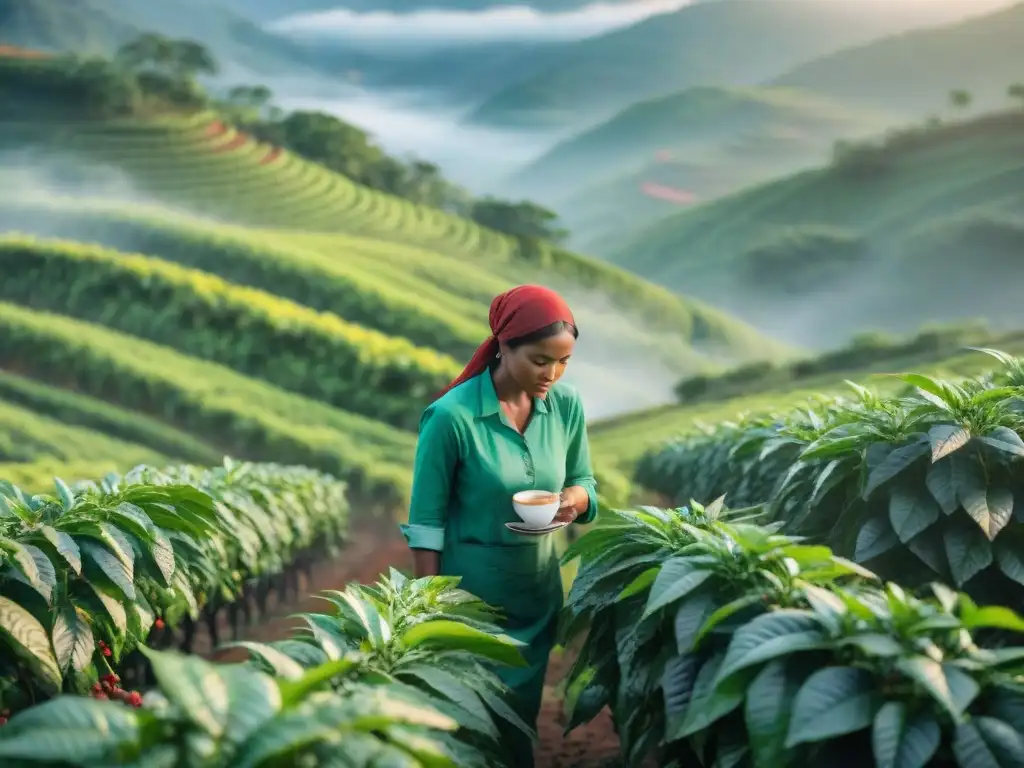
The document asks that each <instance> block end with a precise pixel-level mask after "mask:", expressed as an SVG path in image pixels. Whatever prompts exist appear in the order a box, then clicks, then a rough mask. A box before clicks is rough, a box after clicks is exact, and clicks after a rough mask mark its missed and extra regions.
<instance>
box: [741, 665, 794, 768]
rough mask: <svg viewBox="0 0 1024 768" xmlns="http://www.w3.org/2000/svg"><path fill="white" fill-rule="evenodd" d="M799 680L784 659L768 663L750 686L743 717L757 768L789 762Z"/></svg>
mask: <svg viewBox="0 0 1024 768" xmlns="http://www.w3.org/2000/svg"><path fill="white" fill-rule="evenodd" d="M800 682H801V681H800V680H799V678H797V677H796V676H795V675H792V674H790V673H789V672H788V671H787V667H786V663H785V661H783V660H781V659H776V660H774V661H770V662H768V664H766V665H765V666H764V668H763V669H762V670H761V671H760V672H759V673H758V675H757V677H755V678H754V680H753V681H752V682H751V683H750V685H749V686H748V687H747V698H746V702H745V704H744V720H745V722H746V726H747V734H748V738H749V740H750V746H751V756H752V762H753V766H754V768H774V766H783V765H785V764H786V734H787V732H788V731H789V720H790V716H791V713H792V710H793V702H794V699H795V697H796V694H797V691H798V690H799V688H800Z"/></svg>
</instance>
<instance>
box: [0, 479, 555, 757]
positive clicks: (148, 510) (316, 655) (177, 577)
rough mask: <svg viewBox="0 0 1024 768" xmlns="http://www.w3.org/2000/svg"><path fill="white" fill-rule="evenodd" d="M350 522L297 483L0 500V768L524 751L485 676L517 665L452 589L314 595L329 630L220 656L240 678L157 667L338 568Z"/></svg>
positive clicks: (336, 500) (332, 494)
mask: <svg viewBox="0 0 1024 768" xmlns="http://www.w3.org/2000/svg"><path fill="white" fill-rule="evenodd" d="M347 522H348V507H347V502H346V497H345V488H344V485H343V484H342V483H340V482H338V481H337V480H335V479H334V478H332V477H330V476H326V475H323V474H320V473H317V472H314V471H312V470H308V469H304V468H300V467H282V466H277V465H253V464H235V463H233V462H230V461H226V462H225V464H224V466H222V467H216V468H212V469H196V468H192V467H187V466H180V467H171V468H169V469H164V470H160V471H157V470H154V469H149V468H145V467H139V468H137V469H135V470H133V471H132V472H130V473H129V474H127V475H125V476H124V477H118V476H115V475H111V476H108V477H106V478H104V479H103V480H102V481H101V482H99V483H95V482H85V483H78V484H76V485H75V486H74V487H69V486H68V485H67V484H65V483H64V482H62V481H60V480H57V481H55V488H54V490H53V492H52V493H49V494H37V495H31V496H30V495H28V494H26V493H24V492H22V491H21V490H20V489H18V488H17V487H15V486H13V485H11V484H10V483H3V484H0V564H2V568H0V650H2V652H0V712H2V714H0V726H2V727H0V763H2V764H3V765H4V766H10V767H11V768H18V766H40V765H46V766H53V767H54V768H56V767H57V766H61V767H65V766H83V768H85V767H88V768H95V767H98V766H109V765H134V766H140V768H141V767H142V766H147V767H148V766H167V767H168V768H170V767H172V766H181V765H205V766H211V767H214V768H215V767H218V766H225V767H226V766H231V767H232V768H241V767H242V766H245V767H247V768H258V767H260V766H267V767H268V768H269V767H270V766H285V765H288V766H295V765H305V764H310V765H345V766H380V765H401V766H408V767H409V768H416V767H417V766H424V767H428V766H429V767H430V768H440V767H441V766H452V767H453V768H454V766H471V767H474V768H475V767H479V768H485V766H501V765H506V764H507V763H506V760H505V757H504V756H503V754H502V750H501V747H500V741H501V739H502V738H503V736H502V733H503V731H502V729H503V728H519V729H522V730H523V731H524V732H525V733H527V734H528V735H529V736H531V737H534V738H535V734H534V733H533V731H532V729H531V728H530V727H529V726H527V725H526V724H525V723H523V722H522V721H521V720H520V719H519V718H518V716H517V715H516V713H515V710H514V709H513V708H512V706H511V705H510V703H509V701H508V691H507V689H506V688H505V687H504V685H503V684H502V683H501V682H500V680H499V679H498V677H497V676H496V674H495V672H494V665H512V666H521V665H523V664H525V662H524V660H523V657H522V654H521V652H520V650H519V645H518V644H517V643H516V642H515V641H513V640H511V639H509V638H507V637H506V636H504V635H502V634H501V632H500V630H499V628H498V626H497V625H496V623H495V621H496V618H497V615H496V613H495V612H494V611H493V610H492V609H490V608H489V607H488V606H486V605H484V604H483V603H481V602H480V601H479V600H477V599H476V598H474V597H473V596H472V595H469V594H468V593H466V592H464V591H462V590H459V589H458V587H457V581H458V580H457V579H451V578H427V579H419V580H409V579H406V578H405V577H404V576H402V575H401V574H399V573H397V572H395V571H392V572H391V574H390V576H389V577H387V578H383V579H381V580H380V581H379V582H378V583H377V584H375V585H358V584H352V585H349V586H348V587H346V588H345V589H344V590H343V591H328V592H325V593H324V594H323V595H322V597H323V598H324V600H325V602H326V603H327V604H329V605H331V612H330V613H307V614H301V615H300V616H299V617H297V618H301V620H302V622H303V625H304V626H303V628H302V629H301V630H296V631H295V632H294V634H293V635H292V636H291V637H289V638H286V639H284V640H280V641H276V642H271V643H265V644H264V643H256V642H244V641H240V642H232V643H227V644H225V645H224V646H222V647H241V648H243V649H245V651H246V652H247V654H248V657H249V661H247V662H244V663H236V664H222V665H215V664H212V663H210V662H207V661H205V660H203V659H201V658H200V657H197V656H192V655H187V654H183V653H181V652H179V651H171V650H166V649H167V648H168V646H169V645H170V643H169V642H168V639H169V638H171V637H173V636H175V635H176V634H178V635H180V634H182V630H184V634H185V635H187V633H188V628H189V626H190V624H192V623H194V622H196V621H198V620H200V619H201V618H204V617H205V618H207V619H213V618H214V614H215V613H216V612H217V611H218V610H224V609H225V608H226V609H228V610H229V611H230V612H231V613H232V616H233V617H234V615H235V614H237V613H241V612H243V611H247V610H248V605H247V604H246V601H247V599H249V598H252V599H254V600H255V601H256V602H259V601H260V600H261V599H265V597H266V594H265V592H266V590H267V589H268V588H271V587H273V586H274V584H273V582H274V580H275V579H277V578H279V577H281V576H286V575H287V574H288V572H289V570H290V569H293V568H294V567H295V566H296V565H299V566H301V565H302V564H303V563H308V562H311V561H312V560H316V559H322V558H325V557H329V556H336V555H337V548H338V545H339V544H340V543H341V541H342V538H343V536H344V533H345V531H346V527H347ZM342 556H343V555H342ZM261 593H262V594H261ZM239 606H241V608H239ZM235 609H239V610H235ZM235 628H237V627H235ZM214 640H215V643H216V637H214ZM182 650H185V651H188V650H190V649H189V648H188V647H187V643H186V644H183V645H182ZM139 667H142V668H144V671H145V673H146V674H145V676H141V675H139V674H138V668H139ZM132 684H136V685H139V687H141V688H143V689H144V691H139V690H128V688H130V687H131V685H132ZM122 686H124V687H122Z"/></svg>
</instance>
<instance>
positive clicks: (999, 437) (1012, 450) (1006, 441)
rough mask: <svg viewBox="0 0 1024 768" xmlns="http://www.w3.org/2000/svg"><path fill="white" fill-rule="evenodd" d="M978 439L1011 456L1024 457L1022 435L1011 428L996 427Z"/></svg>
mask: <svg viewBox="0 0 1024 768" xmlns="http://www.w3.org/2000/svg"><path fill="white" fill-rule="evenodd" d="M978 439H979V440H980V441H981V442H983V443H985V444H986V445H990V446H992V447H993V448H995V449H996V450H999V451H1002V452H1003V453H1008V454H1010V455H1011V456H1024V440H1021V438H1020V435H1018V434H1017V433H1016V432H1014V431H1013V430H1012V429H1010V428H1009V427H996V428H995V429H993V430H991V431H990V432H989V433H988V434H986V435H985V436H984V437H980V438H978Z"/></svg>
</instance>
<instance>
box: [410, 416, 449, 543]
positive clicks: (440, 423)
mask: <svg viewBox="0 0 1024 768" xmlns="http://www.w3.org/2000/svg"><path fill="white" fill-rule="evenodd" d="M458 459H459V434H458V424H457V421H456V419H455V418H454V416H453V415H452V413H451V412H450V411H448V410H447V409H445V408H438V407H437V404H436V403H435V404H434V405H431V406H429V407H428V408H427V409H426V410H425V411H424V412H423V416H422V417H421V418H420V432H419V440H418V441H417V443H416V459H415V461H414V463H413V475H412V501H411V504H410V506H409V523H408V524H407V525H402V526H400V527H401V529H402V534H403V535H404V536H405V540H406V541H407V542H409V547H410V548H411V549H432V550H435V551H437V552H440V551H441V550H442V549H444V529H445V523H446V521H447V516H448V504H449V502H450V500H451V493H452V478H453V477H454V475H455V468H456V465H457V463H458Z"/></svg>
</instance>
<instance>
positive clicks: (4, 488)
mask: <svg viewBox="0 0 1024 768" xmlns="http://www.w3.org/2000/svg"><path fill="white" fill-rule="evenodd" d="M347 509H348V507H347V502H346V498H345V487H344V485H343V484H342V483H340V482H338V481H337V480H335V479H334V478H331V477H329V476H325V475H322V474H320V473H318V472H315V471H313V470H309V469H305V468H301V467H281V466H277V465H251V464H234V463H232V462H226V463H225V465H224V466H223V467H220V468H214V469H206V470H202V469H196V468H193V467H189V466H181V467H172V468H170V469H167V470H163V471H158V470H153V469H148V468H146V467H143V466H140V467H138V468H136V469H134V470H132V471H131V472H130V473H128V474H127V475H125V476H124V477H118V476H117V475H114V474H111V475H109V476H107V477H106V478H104V479H103V481H102V482H100V483H96V482H91V481H90V482H82V483H80V484H76V485H75V487H74V488H72V487H69V486H68V485H67V484H66V483H64V482H63V481H61V480H59V479H58V480H56V481H55V490H54V492H53V493H50V494H36V495H28V494H26V493H24V492H23V491H22V490H21V489H19V488H18V487H16V486H13V485H11V484H10V483H6V482H4V483H0V642H2V643H3V645H4V646H6V648H7V651H8V652H7V653H5V654H3V655H2V656H0V705H2V706H0V708H4V709H18V708H21V707H22V706H24V705H25V704H26V703H28V702H29V701H32V700H35V699H36V698H38V697H39V696H47V695H51V694H53V693H56V692H57V691H59V690H62V689H63V690H65V691H77V692H79V693H83V692H85V691H86V690H87V689H88V688H89V687H90V686H91V685H92V684H94V683H95V682H96V679H97V675H98V674H100V673H102V672H103V671H104V670H106V671H109V669H110V666H109V665H116V664H118V663H119V661H120V659H121V658H122V657H123V656H124V655H125V654H127V653H129V652H131V651H132V650H133V649H134V648H135V647H136V646H137V645H138V644H139V643H142V642H144V641H145V640H146V638H147V637H148V635H149V633H150V630H151V628H152V627H153V624H154V622H155V621H156V620H157V619H160V621H161V622H166V623H167V624H168V625H174V624H176V623H178V622H179V621H180V620H181V619H182V618H184V617H185V616H189V617H191V618H192V619H193V620H194V619H196V618H198V616H199V611H200V609H201V607H202V606H203V605H204V604H205V603H207V602H209V601H211V600H231V599H233V598H235V597H237V596H238V595H239V594H240V592H241V588H242V585H243V583H244V582H245V581H246V580H248V579H251V578H252V577H254V576H260V575H263V574H272V573H277V572H279V571H280V570H281V569H282V567H283V566H284V565H286V564H288V563H290V562H291V561H292V560H294V559H295V558H296V557H298V555H299V554H300V553H302V552H303V551H305V550H307V549H309V548H311V547H314V546H327V547H333V546H335V545H336V543H337V542H338V541H339V537H340V536H341V534H342V533H343V532H344V530H345V527H346V524H347ZM101 644H103V645H105V646H106V647H107V648H109V651H110V652H109V654H107V653H105V652H103V651H102V650H101ZM108 659H109V661H108Z"/></svg>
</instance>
